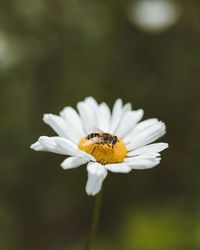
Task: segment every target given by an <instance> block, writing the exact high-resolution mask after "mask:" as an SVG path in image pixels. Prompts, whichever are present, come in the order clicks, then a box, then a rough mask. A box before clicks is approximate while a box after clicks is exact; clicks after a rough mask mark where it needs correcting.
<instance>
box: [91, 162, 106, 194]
mask: <svg viewBox="0 0 200 250" xmlns="http://www.w3.org/2000/svg"><path fill="white" fill-rule="evenodd" d="M87 171H88V180H87V184H86V192H87V194H88V195H96V194H97V193H98V192H99V191H100V190H101V187H102V183H103V181H104V179H105V178H106V176H107V169H106V168H105V167H103V166H102V165H101V164H99V163H97V162H96V163H88V165H87Z"/></svg>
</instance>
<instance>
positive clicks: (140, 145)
mask: <svg viewBox="0 0 200 250" xmlns="http://www.w3.org/2000/svg"><path fill="white" fill-rule="evenodd" d="M77 109H78V112H77V111H76V110H75V109H73V108H72V107H65V108H64V109H63V110H62V111H61V112H60V115H59V116H58V115H53V114H45V115H44V117H43V120H44V122H45V123H46V124H48V125H49V126H50V127H51V128H52V129H53V130H54V131H55V132H56V133H57V136H53V137H48V136H41V137H39V139H38V141H37V142H36V143H34V144H32V145H31V148H32V149H34V150H36V151H48V152H53V153H57V154H63V155H67V156H69V157H68V158H67V159H65V160H64V161H63V162H62V163H61V167H62V168H63V169H71V168H76V167H79V166H81V165H83V164H86V163H87V172H88V180H87V184H86V192H87V194H88V195H96V194H97V193H98V192H99V191H100V190H101V187H102V183H103V181H104V179H105V178H106V176H107V173H108V170H109V171H111V172H114V173H129V172H130V171H131V170H132V169H149V168H152V167H155V166H156V165H158V164H159V163H160V159H161V158H160V153H159V152H161V151H162V150H164V149H165V148H167V147H168V144H167V143H153V144H151V143H152V142H153V141H155V140H157V139H158V138H160V137H161V136H163V135H164V134H165V130H166V127H165V124H164V123H163V122H161V121H158V120H157V119H156V118H153V119H148V120H144V121H142V122H140V120H141V119H142V116H143V110H142V109H138V110H132V107H131V104H130V103H127V104H125V105H123V103H122V100H121V99H117V100H116V102H115V104H114V106H113V109H112V112H111V111H110V109H109V107H108V105H107V104H106V103H104V102H102V103H101V104H98V103H97V102H96V101H95V99H94V98H92V97H87V98H86V99H85V100H84V101H81V102H79V103H78V104H77ZM102 131H104V132H102Z"/></svg>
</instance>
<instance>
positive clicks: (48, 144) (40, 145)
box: [31, 136, 67, 155]
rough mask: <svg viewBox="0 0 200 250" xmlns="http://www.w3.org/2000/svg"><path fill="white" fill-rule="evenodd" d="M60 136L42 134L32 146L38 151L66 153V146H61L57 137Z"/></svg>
mask: <svg viewBox="0 0 200 250" xmlns="http://www.w3.org/2000/svg"><path fill="white" fill-rule="evenodd" d="M56 138H59V137H58V136H54V137H48V136H40V138H39V139H38V141H37V142H36V143H34V144H32V145H31V148H32V149H34V150H36V151H48V152H52V153H56V154H63V155H66V154H67V153H66V150H65V149H64V148H60V147H59V146H58V145H57V144H56V142H55V139H56Z"/></svg>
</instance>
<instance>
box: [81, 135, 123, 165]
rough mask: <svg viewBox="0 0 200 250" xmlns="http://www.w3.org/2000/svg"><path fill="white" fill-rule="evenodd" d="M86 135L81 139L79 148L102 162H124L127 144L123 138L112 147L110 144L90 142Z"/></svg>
mask: <svg viewBox="0 0 200 250" xmlns="http://www.w3.org/2000/svg"><path fill="white" fill-rule="evenodd" d="M88 142H89V140H88V139H86V138H85V137H84V138H82V139H81V140H80V143H79V148H80V149H81V150H83V151H85V152H87V153H89V154H91V155H92V156H94V158H95V159H96V160H97V162H100V163H101V164H111V163H120V162H123V160H124V158H125V157H126V154H127V149H126V146H125V144H124V143H123V141H122V140H121V139H119V140H118V142H117V143H116V144H115V145H114V146H113V147H112V145H110V146H109V145H108V144H98V143H88Z"/></svg>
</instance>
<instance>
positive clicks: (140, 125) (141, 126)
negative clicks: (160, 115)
mask: <svg viewBox="0 0 200 250" xmlns="http://www.w3.org/2000/svg"><path fill="white" fill-rule="evenodd" d="M157 122H158V119H156V118H151V119H147V120H144V121H142V122H140V123H138V124H137V125H136V126H135V128H134V129H133V131H132V132H131V133H129V134H127V135H126V136H125V137H124V138H123V142H124V143H126V144H127V143H129V142H131V141H132V138H133V136H135V135H136V134H138V133H140V132H142V131H144V130H145V129H147V128H149V127H151V126H152V125H153V124H155V123H157Z"/></svg>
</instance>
